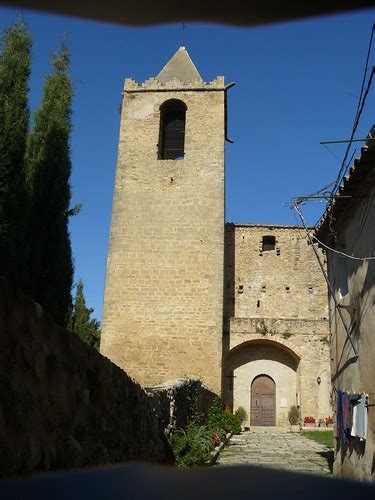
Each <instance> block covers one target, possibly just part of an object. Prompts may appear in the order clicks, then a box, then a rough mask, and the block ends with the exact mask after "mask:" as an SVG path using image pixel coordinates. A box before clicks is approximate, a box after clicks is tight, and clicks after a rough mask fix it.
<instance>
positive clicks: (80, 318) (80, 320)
mask: <svg viewBox="0 0 375 500" xmlns="http://www.w3.org/2000/svg"><path fill="white" fill-rule="evenodd" d="M93 312H94V309H93V308H92V307H89V308H88V307H86V300H85V295H84V293H83V281H82V280H81V279H80V280H79V282H78V284H77V288H76V296H75V300H74V305H73V313H72V315H71V320H70V324H69V328H70V329H71V330H73V331H74V332H75V333H77V334H78V335H79V336H80V337H81V339H82V340H83V341H84V342H86V343H87V344H89V345H91V346H92V347H95V349H99V344H100V323H99V321H98V320H97V319H95V318H93V319H90V315H91V314H92V313H93Z"/></svg>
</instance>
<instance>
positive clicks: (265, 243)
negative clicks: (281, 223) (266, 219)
mask: <svg viewBox="0 0 375 500" xmlns="http://www.w3.org/2000/svg"><path fill="white" fill-rule="evenodd" d="M275 245H276V238H275V236H263V240H262V251H263V252H268V251H270V250H275Z"/></svg>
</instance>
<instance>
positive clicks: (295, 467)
mask: <svg viewBox="0 0 375 500" xmlns="http://www.w3.org/2000/svg"><path fill="white" fill-rule="evenodd" d="M332 459H333V452H332V451H330V450H329V449H328V448H327V447H326V446H324V445H322V444H319V443H316V442H315V441H312V440H310V439H307V438H305V437H303V436H301V435H300V434H297V433H296V434H295V433H289V432H272V431H267V432H244V433H242V434H240V435H238V436H233V437H232V439H231V440H230V444H229V445H228V446H227V447H226V448H225V449H224V450H223V451H222V452H221V454H220V456H219V459H218V461H217V463H216V465H217V466H220V465H239V464H242V465H243V464H252V465H259V466H263V467H273V468H277V469H286V470H292V471H299V472H308V473H312V474H321V475H328V474H331V470H330V463H332Z"/></svg>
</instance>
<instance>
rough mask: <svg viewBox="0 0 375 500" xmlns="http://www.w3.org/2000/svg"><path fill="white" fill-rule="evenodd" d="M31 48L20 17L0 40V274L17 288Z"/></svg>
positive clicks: (21, 247) (20, 268) (21, 249)
mask: <svg viewBox="0 0 375 500" xmlns="http://www.w3.org/2000/svg"><path fill="white" fill-rule="evenodd" d="M31 46H32V40H31V35H30V33H29V31H28V27H27V25H26V23H25V22H24V20H23V19H22V18H20V19H19V20H17V21H16V22H15V23H14V25H13V26H12V27H10V28H7V29H5V30H4V32H3V34H2V37H1V41H0V273H2V274H6V275H8V276H10V277H12V278H13V279H16V281H18V283H19V284H21V285H22V282H23V279H22V272H23V263H24V261H25V255H24V250H25V240H24V231H25V228H24V216H25V213H26V212H27V198H26V193H25V182H24V180H25V169H24V155H25V149H26V140H27V134H28V128H29V116H30V113H29V107H28V92H29V86H28V82H29V77H30V65H31Z"/></svg>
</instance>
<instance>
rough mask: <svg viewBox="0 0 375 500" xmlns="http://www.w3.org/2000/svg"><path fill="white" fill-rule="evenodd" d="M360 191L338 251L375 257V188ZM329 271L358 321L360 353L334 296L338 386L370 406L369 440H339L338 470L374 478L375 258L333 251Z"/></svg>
mask: <svg viewBox="0 0 375 500" xmlns="http://www.w3.org/2000/svg"><path fill="white" fill-rule="evenodd" d="M364 187H365V186H364ZM361 192H362V194H363V196H365V197H363V198H362V200H360V198H358V200H360V201H358V202H357V206H356V207H355V209H354V210H353V211H352V212H351V218H345V223H344V225H343V226H342V228H341V229H340V231H339V234H338V241H337V245H336V246H335V249H337V250H339V251H344V252H346V253H349V254H353V255H356V256H371V255H372V256H374V255H375V254H374V250H375V245H374V238H375V233H374V228H375V208H374V204H373V200H374V197H375V188H373V187H372V188H371V189H370V190H369V191H367V190H366V193H365V192H364V191H361ZM328 270H329V277H330V281H331V283H332V284H333V287H334V292H335V297H336V300H337V302H338V303H339V304H340V305H343V306H349V307H350V308H351V311H354V313H353V319H354V321H355V322H356V325H355V326H354V329H353V334H352V337H353V342H354V346H355V348H356V350H357V353H358V357H356V355H355V353H354V351H353V349H352V347H351V345H350V342H349V341H348V339H347V335H346V331H345V328H344V326H343V323H342V321H341V319H340V317H339V315H338V312H337V310H336V308H335V304H334V301H333V299H331V300H330V310H331V333H332V380H333V384H334V386H335V388H336V389H345V390H346V391H348V392H350V393H362V392H364V393H368V394H369V404H370V406H369V409H368V430H367V439H366V441H360V440H359V439H358V438H353V439H352V440H351V443H350V445H343V444H342V443H340V442H339V441H338V442H337V443H336V457H335V462H334V473H335V474H336V475H339V476H343V477H356V478H367V479H369V478H373V477H374V463H375V462H374V454H375V411H374V408H375V363H374V353H375V337H374V325H375V261H374V260H371V261H355V260H351V259H348V258H344V257H342V256H340V255H337V254H334V253H329V259H328ZM342 313H343V316H344V319H345V322H346V326H347V327H348V328H350V326H351V324H352V317H351V315H350V314H349V311H347V310H345V309H342ZM335 395H336V393H335ZM335 399H336V398H335Z"/></svg>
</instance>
